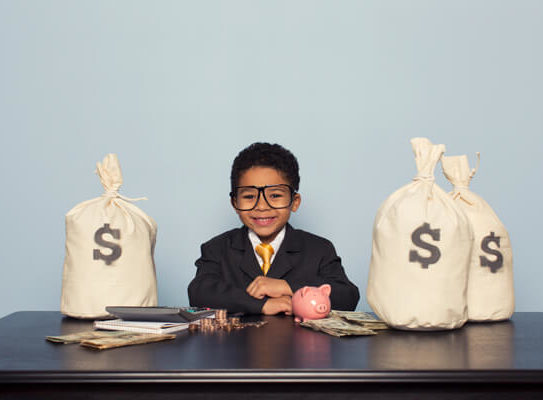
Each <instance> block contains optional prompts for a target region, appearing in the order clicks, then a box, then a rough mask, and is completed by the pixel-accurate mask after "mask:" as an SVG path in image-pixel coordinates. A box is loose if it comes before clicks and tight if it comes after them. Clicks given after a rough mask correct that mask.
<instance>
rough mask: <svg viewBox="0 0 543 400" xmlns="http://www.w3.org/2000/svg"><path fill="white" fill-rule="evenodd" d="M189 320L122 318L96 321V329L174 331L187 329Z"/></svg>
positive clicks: (142, 331)
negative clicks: (169, 320) (154, 320)
mask: <svg viewBox="0 0 543 400" xmlns="http://www.w3.org/2000/svg"><path fill="white" fill-rule="evenodd" d="M188 327H189V323H188V322H181V323H179V322H149V321H125V320H122V319H112V320H105V321H103V320H100V321H94V329H106V330H113V331H129V332H140V333H160V334H165V333H173V332H179V331H182V330H185V329H187V328H188Z"/></svg>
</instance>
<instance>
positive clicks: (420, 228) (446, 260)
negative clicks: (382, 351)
mask: <svg viewBox="0 0 543 400" xmlns="http://www.w3.org/2000/svg"><path fill="white" fill-rule="evenodd" d="M411 145H412V147H413V151H414V153H415V161H416V164H417V171H418V173H417V175H416V176H415V178H414V179H413V182H412V183H410V184H408V185H406V186H403V187H402V188H400V189H398V190H397V191H396V192H394V193H393V194H392V195H390V196H389V197H388V198H387V199H386V200H385V201H384V202H383V204H382V205H381V207H380V208H379V210H378V212H377V215H376V217H375V222H374V226H373V243H372V254H371V262H370V270H369V276H368V286H367V292H366V297H367V300H368V303H369V305H370V306H371V308H372V309H373V311H374V312H375V313H376V314H377V315H378V316H379V317H380V318H381V319H382V320H383V321H385V322H386V323H387V324H389V325H390V326H392V327H395V328H398V329H414V330H437V329H453V328H459V327H461V326H462V325H463V324H464V323H465V322H466V320H467V318H468V314H467V306H466V290H467V278H468V267H469V261H470V253H471V246H472V240H473V233H472V231H471V226H470V224H469V222H468V220H467V218H466V216H465V214H464V213H463V212H462V210H460V208H459V207H458V206H457V205H456V204H455V202H454V200H453V199H452V198H451V197H450V196H449V195H447V193H445V191H444V190H443V189H441V188H440V187H439V186H438V185H437V184H436V183H435V182H434V169H435V166H436V164H437V162H438V161H439V159H440V158H441V155H442V154H443V152H444V151H445V146H444V145H442V144H440V145H433V144H432V143H431V142H430V141H429V140H428V139H426V138H414V139H412V140H411Z"/></svg>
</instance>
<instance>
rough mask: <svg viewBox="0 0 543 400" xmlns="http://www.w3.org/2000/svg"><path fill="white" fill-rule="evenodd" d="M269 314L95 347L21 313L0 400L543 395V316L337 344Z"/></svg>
mask: <svg viewBox="0 0 543 400" xmlns="http://www.w3.org/2000/svg"><path fill="white" fill-rule="evenodd" d="M254 318H260V317H254ZM263 318H264V319H266V320H267V321H269V323H268V324H267V325H265V326H264V327H262V328H246V329H243V330H239V331H233V332H230V333H225V332H218V333H213V334H203V333H196V334H192V333H189V332H182V333H180V334H179V335H178V336H177V338H176V339H175V340H174V341H168V342H161V343H153V344H146V345H138V346H130V347H124V348H118V349H111V350H104V351H96V350H90V349H86V348H83V347H80V346H79V345H59V344H53V343H49V342H47V341H46V340H45V336H46V335H59V334H67V333H73V332H78V331H83V330H88V329H90V328H91V323H90V322H85V321H80V320H74V319H71V318H65V317H63V316H62V315H61V314H60V313H58V312H45V311H43V312H39V311H37V312H17V313H14V314H11V315H8V316H7V317H5V318H2V319H0V384H1V386H0V388H1V390H0V398H2V399H4V398H32V399H35V398H53V397H54V398H55V399H89V398H100V399H110V398H114V399H131V400H134V399H149V398H160V399H173V398H186V397H187V396H188V397H190V398H197V399H204V398H206V399H207V398H221V399H229V398H232V399H252V400H254V399H256V398H258V400H260V399H271V398H276V397H277V398H296V399H299V398H302V394H305V397H308V396H310V397H311V399H309V398H308V400H314V399H330V398H353V397H357V395H360V394H361V395H362V396H363V397H364V399H377V398H379V399H383V398H390V399H402V400H405V399H435V398H436V397H438V396H439V399H440V400H443V399H449V398H492V399H506V398H507V399H509V398H515V399H518V398H524V399H526V398H533V399H540V398H543V335H542V331H543V313H517V314H515V315H514V317H513V319H512V321H507V322H500V323H490V324H467V325H466V326H465V327H463V328H462V329H459V330H455V331H448V332H402V331H387V332H383V333H381V334H379V335H377V336H372V337H348V338H341V339H340V338H335V337H331V336H328V335H325V334H323V333H319V332H313V331H311V330H309V329H306V328H301V327H299V326H297V325H296V324H294V322H293V320H292V318H290V317H263ZM301 393H302V394H301ZM362 396H361V397H362Z"/></svg>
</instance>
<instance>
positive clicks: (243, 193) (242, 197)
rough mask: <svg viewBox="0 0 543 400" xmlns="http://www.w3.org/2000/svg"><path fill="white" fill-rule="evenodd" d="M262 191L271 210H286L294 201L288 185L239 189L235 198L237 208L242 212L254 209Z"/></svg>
mask: <svg viewBox="0 0 543 400" xmlns="http://www.w3.org/2000/svg"><path fill="white" fill-rule="evenodd" d="M261 191H262V193H263V194H264V199H265V200H266V202H267V203H268V205H269V206H270V207H271V208H286V207H288V206H290V204H291V201H292V193H291V190H290V187H289V186H288V185H275V186H265V187H263V188H256V187H250V186H247V187H239V188H237V189H236V196H235V198H234V201H235V203H236V204H235V205H236V208H238V209H240V210H251V209H253V208H254V207H255V206H256V204H257V202H258V199H259V193H260V192H261Z"/></svg>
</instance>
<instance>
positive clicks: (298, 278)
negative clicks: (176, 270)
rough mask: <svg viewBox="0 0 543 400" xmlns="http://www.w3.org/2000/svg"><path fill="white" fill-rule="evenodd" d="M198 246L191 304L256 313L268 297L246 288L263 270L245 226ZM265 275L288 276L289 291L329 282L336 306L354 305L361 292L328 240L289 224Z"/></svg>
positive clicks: (285, 277)
mask: <svg viewBox="0 0 543 400" xmlns="http://www.w3.org/2000/svg"><path fill="white" fill-rule="evenodd" d="M201 251H202V256H201V257H200V258H199V259H198V260H197V261H196V267H197V268H198V270H197V271H196V276H195V277H194V279H193V280H192V282H191V283H190V285H189V288H188V292H189V300H190V305H191V306H195V307H211V308H225V309H227V310H228V311H229V312H244V313H253V314H258V313H260V312H261V311H262V306H263V305H264V303H265V302H266V300H267V298H264V299H255V298H254V297H251V296H249V295H248V294H247V292H246V291H245V290H246V288H247V286H249V284H250V283H251V282H252V281H253V280H254V279H255V278H256V277H257V276H258V275H262V270H261V269H260V266H259V265H258V261H257V259H256V256H255V254H254V251H253V248H252V246H251V241H250V240H249V237H248V232H247V228H246V227H242V228H238V229H233V230H231V231H228V232H225V233H223V234H222V235H219V236H217V237H215V238H213V239H211V240H210V241H209V242H206V243H204V244H203V245H202V247H201ZM267 276H268V277H270V278H277V279H284V280H286V281H287V282H288V284H289V285H290V287H291V288H292V291H293V292H295V291H296V290H297V289H299V288H301V287H303V286H320V285H322V284H324V283H328V284H330V285H331V286H332V293H331V295H330V301H331V303H332V309H335V310H354V309H355V307H356V304H357V303H358V299H359V297H360V295H359V293H358V288H357V287H356V286H355V285H354V284H353V283H351V282H350V281H349V279H348V278H347V276H346V275H345V271H344V270H343V267H342V266H341V259H340V258H339V257H338V256H337V255H336V251H335V249H334V246H333V245H332V243H331V242H330V241H328V240H326V239H324V238H321V237H319V236H315V235H313V234H311V233H308V232H304V231H302V230H298V229H293V228H292V227H291V226H290V225H288V224H287V230H286V232H285V238H284V239H283V243H282V244H281V247H280V248H279V251H278V252H277V254H276V255H275V258H274V260H273V263H272V264H271V267H270V270H269V271H268V275H267Z"/></svg>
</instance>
